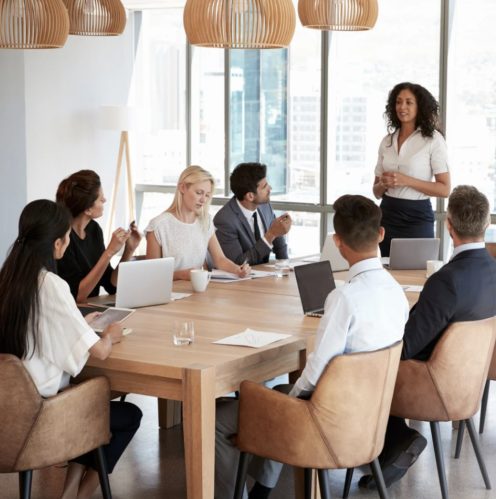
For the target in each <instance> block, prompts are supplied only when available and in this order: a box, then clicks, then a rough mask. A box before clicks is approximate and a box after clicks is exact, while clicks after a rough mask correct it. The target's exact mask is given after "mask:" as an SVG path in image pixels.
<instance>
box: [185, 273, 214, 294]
mask: <svg viewBox="0 0 496 499" xmlns="http://www.w3.org/2000/svg"><path fill="white" fill-rule="evenodd" d="M210 275H211V274H210V272H209V271H208V270H192V271H191V272H190V277H191V284H192V286H193V290H194V291H196V292H197V293H203V291H205V290H206V289H207V284H208V283H209V282H210Z"/></svg>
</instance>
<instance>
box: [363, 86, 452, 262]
mask: <svg viewBox="0 0 496 499" xmlns="http://www.w3.org/2000/svg"><path fill="white" fill-rule="evenodd" d="M384 116H385V117H386V120H387V127H388V132H389V133H388V135H386V137H384V139H383V140H382V142H381V145H380V147H379V158H378V161H377V166H376V169H375V182H374V189H373V190H374V195H375V197H376V198H377V199H381V198H382V202H381V209H382V226H383V227H384V228H385V229H386V235H385V237H384V241H383V242H382V243H381V245H380V247H381V254H382V256H389V251H390V246H391V239H393V238H432V237H434V212H433V210H432V205H431V200H430V198H431V197H440V198H447V197H448V196H449V194H450V191H451V179H450V173H449V164H448V153H447V148H446V142H445V140H444V136H443V134H442V132H441V129H440V125H439V104H438V102H437V101H436V99H435V98H434V97H433V96H432V94H431V93H430V92H429V91H428V90H427V89H425V88H424V87H422V86H420V85H417V84H413V83H400V84H398V85H396V86H395V87H394V88H393V90H391V92H390V93H389V97H388V102H387V105H386V112H385V113H384Z"/></svg>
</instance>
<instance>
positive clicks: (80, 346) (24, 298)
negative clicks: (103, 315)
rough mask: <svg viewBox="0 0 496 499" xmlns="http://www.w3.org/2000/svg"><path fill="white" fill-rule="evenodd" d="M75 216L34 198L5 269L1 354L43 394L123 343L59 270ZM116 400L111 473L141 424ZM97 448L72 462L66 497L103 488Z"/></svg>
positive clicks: (117, 328) (84, 498)
mask: <svg viewBox="0 0 496 499" xmlns="http://www.w3.org/2000/svg"><path fill="white" fill-rule="evenodd" d="M71 221H72V217H71V214H70V213H69V212H68V211H67V210H66V209H65V208H64V207H63V206H61V205H59V204H57V203H54V202H53V201H48V200H38V201H33V202H32V203H29V204H28V205H27V206H26V207H25V208H24V210H23V212H22V214H21V218H20V220H19V236H18V238H17V239H16V241H15V242H14V244H13V245H12V247H11V249H10V252H9V255H8V257H7V260H6V261H5V263H4V265H3V267H2V269H1V270H0V353H4V354H5V353H8V354H12V355H15V356H17V357H19V358H20V359H21V360H22V362H23V363H24V366H25V367H26V369H27V370H28V372H29V373H30V374H31V377H32V378H33V381H34V383H35V385H36V387H37V388H38V391H39V392H40V395H41V396H42V397H45V398H46V397H52V396H54V395H56V394H57V392H59V391H60V390H63V389H64V388H67V386H68V385H69V379H70V376H77V375H78V374H79V373H80V371H81V370H82V369H83V367H84V365H85V363H86V361H87V360H88V357H89V356H90V355H91V356H92V357H95V358H97V359H100V360H104V359H106V358H107V357H108V356H109V355H110V352H111V351H112V345H113V344H114V343H118V342H120V341H121V340H122V333H123V331H122V326H121V325H120V324H118V323H115V324H112V325H110V326H108V327H107V328H106V329H105V330H104V331H103V333H102V337H101V338H99V337H98V335H97V334H96V333H95V332H94V331H93V330H92V329H91V327H90V326H89V323H90V322H91V321H92V320H93V319H94V318H95V316H96V315H99V314H98V313H95V314H90V315H89V316H87V317H85V318H83V316H82V315H81V313H80V312H79V310H78V308H77V306H76V303H75V302H74V299H73V298H72V296H71V293H70V290H69V286H68V284H67V283H66V282H65V281H64V280H62V279H61V278H60V277H58V276H57V274H56V271H57V269H56V260H59V259H60V258H62V257H63V255H64V252H65V250H66V249H67V246H68V245H69V241H70V231H71ZM109 403H110V430H111V432H112V439H111V440H110V443H109V444H108V445H106V446H105V447H104V450H105V456H106V459H107V466H108V468H109V472H111V470H113V468H114V466H115V464H116V463H117V461H118V459H119V457H120V456H121V455H122V453H123V452H124V449H125V448H126V446H127V445H128V443H129V442H130V441H131V439H132V438H133V436H134V434H135V433H136V431H137V430H138V428H139V425H140V421H141V416H142V414H141V411H140V410H139V409H138V407H136V406H135V405H133V404H129V403H125V402H109ZM96 470H97V468H96V465H95V463H94V461H93V455H92V453H89V454H86V455H84V456H81V457H79V458H76V459H74V461H71V462H70V463H69V468H68V470H67V475H66V483H65V487H64V493H63V496H62V498H63V499H76V498H77V499H89V498H90V497H91V495H92V493H93V492H94V490H95V489H96V488H97V487H98V485H99V480H98V473H97V471H96Z"/></svg>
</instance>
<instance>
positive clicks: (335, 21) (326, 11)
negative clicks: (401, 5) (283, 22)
mask: <svg viewBox="0 0 496 499" xmlns="http://www.w3.org/2000/svg"><path fill="white" fill-rule="evenodd" d="M378 15H379V5H378V3H377V0H299V2H298V16H299V17H300V21H301V24H303V26H305V27H306V28H312V29H320V30H325V31H331V30H332V31H366V30H369V29H372V28H373V27H374V26H375V23H376V22H377V17H378Z"/></svg>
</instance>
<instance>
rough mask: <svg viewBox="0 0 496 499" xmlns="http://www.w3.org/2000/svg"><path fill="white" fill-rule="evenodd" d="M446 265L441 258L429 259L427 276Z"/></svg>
mask: <svg viewBox="0 0 496 499" xmlns="http://www.w3.org/2000/svg"><path fill="white" fill-rule="evenodd" d="M443 265H444V262H443V261H441V260H428V261H427V277H430V276H431V275H432V274H434V273H435V272H437V271H438V270H439V269H441V267H442V266H443Z"/></svg>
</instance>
